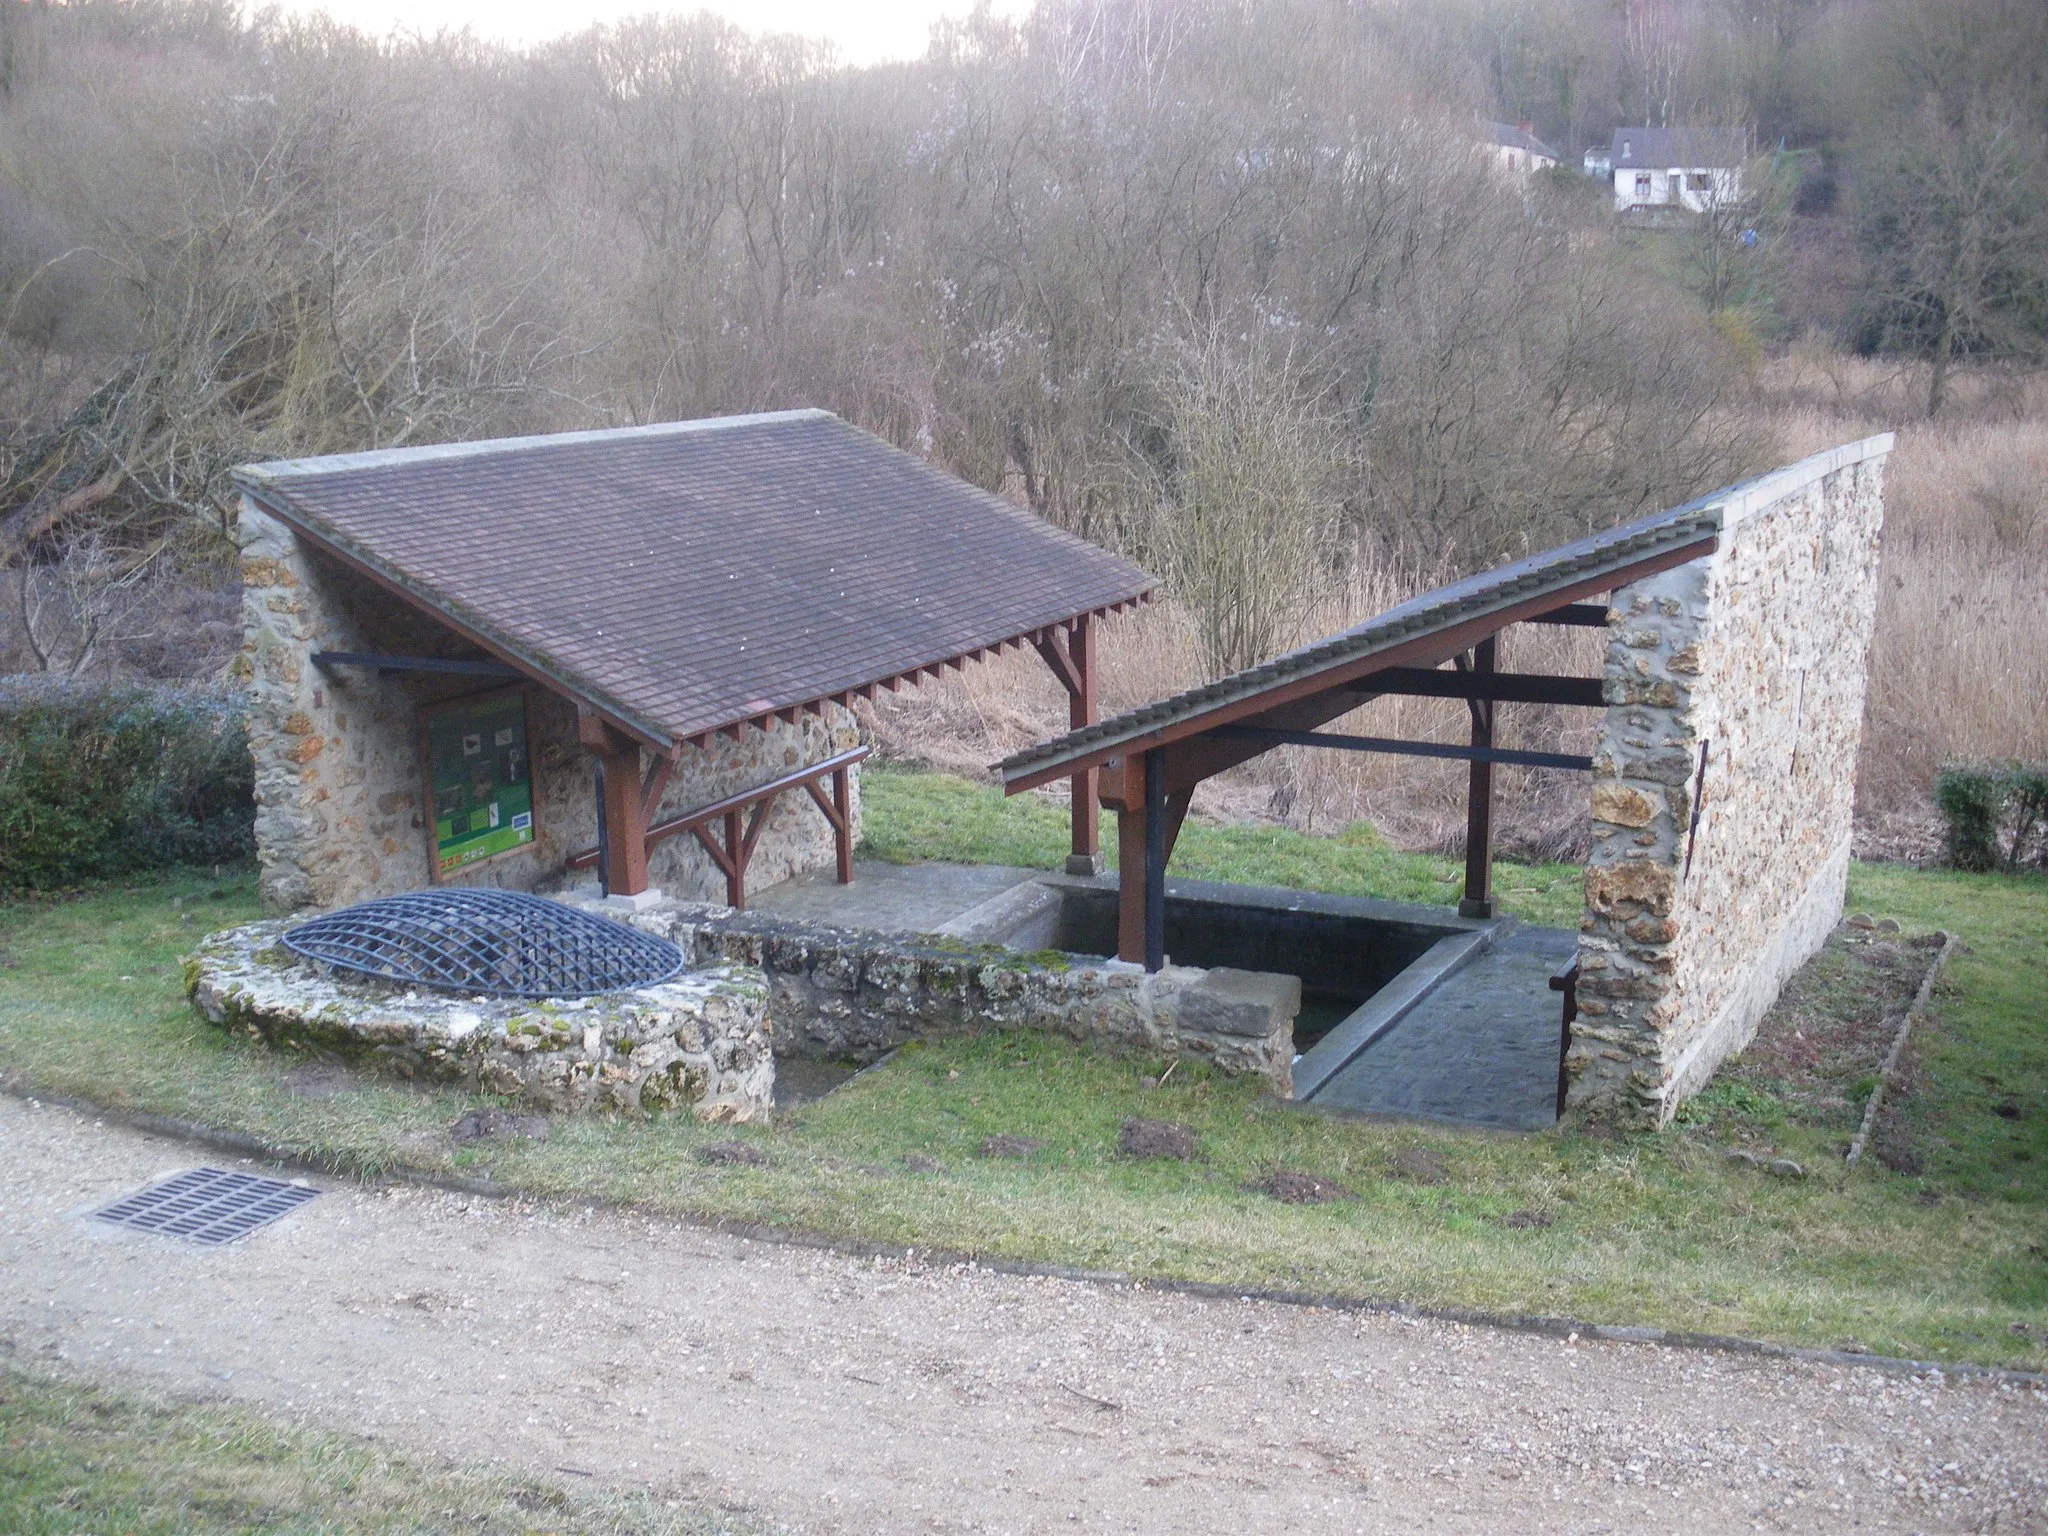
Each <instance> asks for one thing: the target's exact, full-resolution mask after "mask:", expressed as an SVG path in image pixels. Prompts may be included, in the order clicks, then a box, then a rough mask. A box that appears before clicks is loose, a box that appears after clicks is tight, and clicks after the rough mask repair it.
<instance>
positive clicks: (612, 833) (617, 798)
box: [576, 713, 647, 896]
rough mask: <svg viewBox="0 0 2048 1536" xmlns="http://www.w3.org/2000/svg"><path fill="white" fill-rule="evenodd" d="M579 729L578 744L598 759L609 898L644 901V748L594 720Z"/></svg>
mask: <svg viewBox="0 0 2048 1536" xmlns="http://www.w3.org/2000/svg"><path fill="white" fill-rule="evenodd" d="M576 727H577V729H576V734H577V738H578V739H579V740H580V741H581V742H582V743H583V745H584V747H585V748H586V749H587V750H588V751H589V753H590V755H591V756H592V757H594V758H596V759H597V793H598V826H599V827H600V828H602V837H603V853H602V856H601V857H602V862H603V875H602V879H603V884H604V891H605V894H606V895H608V896H638V895H639V894H640V893H641V892H642V891H644V890H646V889H647V803H646V794H645V789H644V786H643V785H642V782H641V778H640V745H639V743H638V742H636V741H634V740H633V739H632V738H631V737H630V736H626V735H624V734H622V733H621V732H619V731H617V730H614V729H613V728H612V727H611V726H609V725H607V724H606V723H605V722H604V721H602V720H600V719H599V718H598V717H597V716H596V715H593V714H589V713H584V714H581V715H579V716H578V718H577V722H576Z"/></svg>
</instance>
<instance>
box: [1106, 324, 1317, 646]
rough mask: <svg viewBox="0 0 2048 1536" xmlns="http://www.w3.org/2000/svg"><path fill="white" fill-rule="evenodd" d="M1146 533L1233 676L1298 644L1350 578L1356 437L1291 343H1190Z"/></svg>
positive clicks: (1183, 352) (1203, 637)
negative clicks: (1350, 443) (1350, 463)
mask: <svg viewBox="0 0 2048 1536" xmlns="http://www.w3.org/2000/svg"><path fill="white" fill-rule="evenodd" d="M1167 399H1168V405H1167V417H1166V420H1165V422H1164V423H1163V425H1164V428H1165V436H1166V447H1165V456H1166V463H1165V465H1164V466H1163V467H1162V469H1161V472H1160V474H1159V492H1158V502H1157V504H1156V506H1155V508H1154V511H1153V516H1152V517H1151V519H1150V520H1149V526H1148V527H1147V528H1146V529H1145V530H1144V532H1143V534H1142V538H1143V543H1144V547H1145V549H1146V550H1147V552H1148V553H1150V554H1151V556H1152V558H1153V559H1154V560H1155V561H1156V562H1157V563H1158V567H1159V569H1160V571H1161V572H1162V574H1164V575H1165V576H1166V578H1167V579H1168V581H1169V582H1170V583H1171V585H1172V587H1173V589H1174V590H1175V592H1176V593H1177V594H1178V596H1179V597H1180V600H1181V602H1182V603H1183V605H1184V606H1185V607H1186V609H1187V611H1188V613H1189V614H1190V615H1191V617H1192V620H1193V623H1194V626H1195V639H1196V644H1197V647H1198V649H1199V650H1200V652H1201V656H1202V664H1203V666H1204V668H1205V669H1206V671H1207V672H1208V675H1209V676H1210V677H1222V676H1225V675H1226V674H1228V673H1231V672H1236V671H1240V670H1242V669H1243V668H1245V667H1248V666H1251V665H1252V664H1253V663H1255V662H1259V661H1264V660H1265V659H1266V658H1267V657H1269V656H1271V655H1273V654H1275V653H1276V652H1277V651H1279V650H1280V649H1281V647H1282V646H1284V645H1286V644H1287V643H1288V642H1290V641H1292V640H1294V639H1296V638H1298V636H1299V635H1300V633H1301V631H1302V629H1303V628H1304V626H1305V625H1307V624H1308V623H1309V622H1310V621H1311V620H1312V619H1313V618H1314V617H1315V615H1316V612H1317V610H1318V609H1319V608H1321V607H1322V606H1323V605H1324V603H1325V602H1326V601H1327V599H1328V598H1329V597H1330V596H1331V594H1332V593H1333V592H1334V591H1335V589H1336V587H1337V585H1338V584H1339V582H1341V580H1342V577H1343V573H1344V570H1345V567H1346V565H1347V563H1348V562H1347V559H1346V544H1345V536H1344V506H1343V492H1344V488H1345V485H1346V482H1347V480H1348V479H1349V476H1348V475H1347V474H1346V469H1347V466H1346V465H1345V464H1344V462H1343V457H1342V455H1343V443H1344V439H1343V435H1342V434H1341V432H1339V431H1338V430H1337V429H1336V428H1337V424H1336V423H1335V422H1334V421H1333V420H1332V419H1331V415H1330V412H1329V410H1328V406H1327V402H1326V401H1325V400H1324V399H1322V398H1321V397H1320V396H1319V393H1318V391H1317V390H1316V388H1315V386H1314V385H1313V384H1312V382H1311V381H1310V379H1309V377H1308V370H1307V368H1306V367H1305V366H1304V365H1303V362H1302V360H1301V359H1300V358H1299V357H1298V356H1297V355H1296V354H1295V353H1294V352H1293V351H1292V350H1291V349H1289V348H1285V347H1284V346H1283V347H1280V348H1275V349H1271V350H1269V349H1268V348H1266V347H1265V346H1263V345H1262V344H1261V342H1260V341H1258V340H1255V341H1253V342H1252V343H1251V344H1250V345H1248V346H1247V345H1243V344H1239V345H1235V346H1234V345H1233V344H1232V342H1231V339H1230V338H1229V337H1228V336H1227V334H1225V333H1224V332H1223V331H1222V330H1220V329H1218V328H1214V327H1212V328H1210V329H1209V330H1208V331H1206V332H1205V333H1204V334H1203V335H1201V336H1200V338H1199V339H1198V340H1196V341H1193V342H1189V343H1186V344H1183V345H1182V346H1181V347H1179V348H1178V349H1177V355H1176V357H1175V361H1174V369H1173V376H1172V379H1171V381H1170V383H1169V385H1168V389H1167Z"/></svg>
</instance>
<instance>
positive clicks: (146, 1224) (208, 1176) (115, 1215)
mask: <svg viewBox="0 0 2048 1536" xmlns="http://www.w3.org/2000/svg"><path fill="white" fill-rule="evenodd" d="M319 1193H320V1191H319V1190H317V1189H308V1188H307V1187H306V1186H305V1185H303V1184H287V1183H285V1182H284V1181H283V1180H282V1179H265V1178H259V1177H257V1176H256V1175H255V1174H253V1173H225V1172H223V1171H222V1170H221V1169H218V1168H193V1169H189V1170H188V1171H186V1172H184V1173H180V1174H177V1175H174V1176H173V1177H171V1178H168V1179H165V1180H164V1181H163V1183H161V1184H152V1185H150V1187H149V1188H148V1189H143V1190H138V1191H136V1192H135V1193H134V1194H132V1195H127V1196H125V1197H123V1198H122V1199H119V1200H116V1201H115V1202H114V1203H113V1204H112V1205H107V1206H102V1207H101V1208H100V1209H99V1210H96V1211H94V1212H93V1213H92V1214H93V1219H94V1220H95V1221H109V1222H112V1223H113V1224H114V1225H115V1226H117V1227H130V1228H132V1229H134V1230H135V1231H137V1232H156V1233H160V1234H162V1235H163V1236H166V1237H182V1238H184V1239H185V1240H186V1241H187V1242H191V1243H205V1244H207V1245H209V1246H211V1247H218V1246H219V1245H220V1244H222V1243H232V1242H233V1241H234V1240H235V1239H236V1238H238V1237H247V1236H248V1235H249V1234H250V1233H251V1232H254V1231H255V1230H256V1229H257V1228H258V1227H260V1226H263V1225H264V1224H265V1223H267V1222H273V1221H275V1220H277V1218H278V1217H280V1216H282V1215H284V1214H285V1212H287V1211H289V1210H291V1209H293V1208H294V1207H296V1206H301V1205H304V1204H305V1203H306V1202H307V1201H308V1200H310V1199H312V1198H313V1197H314V1196H315V1195H317V1194H319Z"/></svg>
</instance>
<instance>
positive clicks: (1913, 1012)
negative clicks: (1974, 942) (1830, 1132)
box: [1844, 933, 1962, 1169]
mask: <svg viewBox="0 0 2048 1536" xmlns="http://www.w3.org/2000/svg"><path fill="white" fill-rule="evenodd" d="M1961 942H1962V941H1961V940H1959V939H1958V938H1957V937H1956V936H1955V935H1954V934H1952V933H1944V934H1943V935H1942V936H1941V952H1940V953H1939V954H1937V955H1936V956H1935V957H1934V958H1933V959H1932V960H1931V961H1929V962H1928V964H1927V974H1926V975H1924V976H1922V977H1921V978H1920V987H1919V990H1918V991H1916V992H1915V993H1914V994H1913V1001H1912V1002H1910V1003H1908V1004H1907V1005H1906V1012H1905V1014H1904V1016H1903V1017H1901V1018H1900V1020H1899V1029H1898V1033H1897V1034H1895V1035H1893V1036H1892V1048H1891V1049H1890V1050H1889V1051H1887V1052H1886V1053H1885V1058H1884V1065H1883V1066H1882V1067H1880V1068H1879V1069H1878V1073H1877V1086H1876V1087H1875V1088H1872V1089H1871V1090H1870V1102H1869V1103H1868V1104H1866V1105H1864V1106H1863V1123H1862V1124H1861V1125H1860V1126H1858V1127H1857V1128H1856V1139H1855V1140H1854V1141H1852V1142H1850V1143H1849V1156H1848V1158H1847V1160H1846V1162H1845V1164H1844V1166H1845V1167H1848V1168H1850V1169H1854V1168H1855V1166H1856V1165H1857V1164H1858V1163H1860V1162H1862V1161H1863V1149H1864V1148H1865V1147H1866V1146H1868V1145H1869V1144H1870V1133H1871V1132H1872V1131H1874V1130H1876V1129H1877V1115H1878V1111H1879V1110H1881V1109H1883V1108H1884V1094H1885V1090H1886V1089H1887V1088H1889V1087H1891V1084H1892V1077H1893V1076H1894V1075H1895V1074H1896V1073H1897V1071H1898V1069H1899V1057H1900V1056H1902V1055H1904V1054H1905V1050H1906V1037H1907V1036H1908V1035H1910V1034H1912V1032H1913V1020H1914V1019H1915V1018H1917V1017H1918V1016H1919V1015H1920V1014H1921V1013H1922V1012H1924V1011H1925V1010H1926V1008H1927V1004H1928V1002H1929V1000H1930V999H1932V998H1933V996H1934V984H1935V982H1937V981H1939V980H1940V979H1941V973H1942V971H1943V969H1944V968H1945V967H1946V966H1947V965H1948V962H1949V957H1950V956H1951V955H1953V954H1954V953H1955V952H1956V950H1957V949H1958V948H1959V947H1960V945H1961Z"/></svg>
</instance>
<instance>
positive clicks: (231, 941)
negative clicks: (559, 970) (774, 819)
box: [185, 922, 775, 1120]
mask: <svg viewBox="0 0 2048 1536" xmlns="http://www.w3.org/2000/svg"><path fill="white" fill-rule="evenodd" d="M288 926H290V925H289V924H287V923H282V922H266V923H252V924H249V925H248V926H246V927H241V928H230V929H226V930H224V931H222V932H220V933H216V934H212V935H210V936H209V937H208V938H207V939H206V941H205V942H204V943H202V944H201V945H200V946H199V949H198V951H197V952H196V953H195V954H193V955H192V956H191V958H189V959H188V960H187V961H186V963H185V986H186V991H187V993H188V994H189V995H190V997H191V999H192V1003H193V1006H194V1007H196V1008H197V1009H198V1010H199V1012H200V1013H201V1014H203V1015H204V1016H205V1017H206V1018H207V1019H208V1020H209V1021H210V1022H212V1023H214V1024H217V1025H219V1026H221V1027H222V1028H224V1029H235V1030H245V1031H247V1032H248V1033H249V1034H251V1035H253V1036H256V1037H258V1038H261V1039H263V1040H267V1041H269V1042H271V1043H272V1044H274V1045H280V1046H285V1047H290V1048H297V1049H306V1050H317V1051H323V1052H334V1053H337V1054H340V1055H343V1056H345V1057H352V1058H355V1059H358V1060H361V1061H365V1062H367V1063H368V1064H370V1065H373V1066H376V1067H379V1068H381V1069H384V1070H386V1071H391V1072H396V1073H398V1074H400V1075H402V1076H405V1077H422V1078H429V1079H436V1080H441V1081H446V1082H450V1083H455V1084H458V1085H460V1086H462V1087H464V1088H466V1089H469V1090H470V1091H472V1092H484V1093H498V1094H504V1095H506V1096H507V1097H511V1098H519V1099H524V1100H526V1101H527V1102H529V1103H531V1104H534V1105H537V1106H539V1107H540V1108H543V1109H548V1110H553V1111H557V1112H564V1113H574V1112H577V1111H584V1110H592V1109H615V1110H627V1111H638V1110H655V1109H680V1108H689V1109H691V1110H693V1111H694V1112H695V1113H696V1114H698V1115H699V1116H701V1117H703V1118H704V1119H708V1120H750V1119H754V1118H756V1117H757V1116H760V1115H762V1114H764V1113H766V1112H767V1111H768V1110H769V1109H770V1108H771V1107H772V1105H773V1103H774V1097H775V1058H774V1053H773V1050H772V1044H771V1031H770V1025H769V1022H768V986H767V980H766V978H765V977H763V976H762V974H761V973H760V971H758V970H755V969H753V968H751V967H748V966H744V965H719V966H713V967H711V968H709V969H705V970H699V971H692V972H686V973H685V974H683V975H682V976H679V977H677V978H676V979H675V980H674V981H670V982H666V983H664V984H662V985H661V986H657V987H645V988H642V989H641V990H639V991H636V992H622V993H614V994H611V995H609V996H605V997H594V998H577V999H570V1000H555V999H547V1000H539V1001H536V1000H532V999H525V998H462V997H456V996H451V995H449V994H446V993H440V992H430V991H424V990H421V991H409V990H405V989H402V988H398V987H391V986H385V985H381V984H378V983H375V982H371V981H367V980H363V981H352V980H343V979H342V978H341V977H340V976H337V975H333V974H329V973H327V972H325V971H324V970H323V969H322V968H320V967H317V966H314V965H312V964H309V963H308V962H306V961H303V960H301V959H300V958H299V957H298V956H296V955H294V954H292V953H291V951H289V950H287V949H286V948H285V947H284V946H283V944H281V943H279V942H278V941H279V939H280V937H281V936H282V935H283V933H284V930H285V929H286V928H287V927H288Z"/></svg>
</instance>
